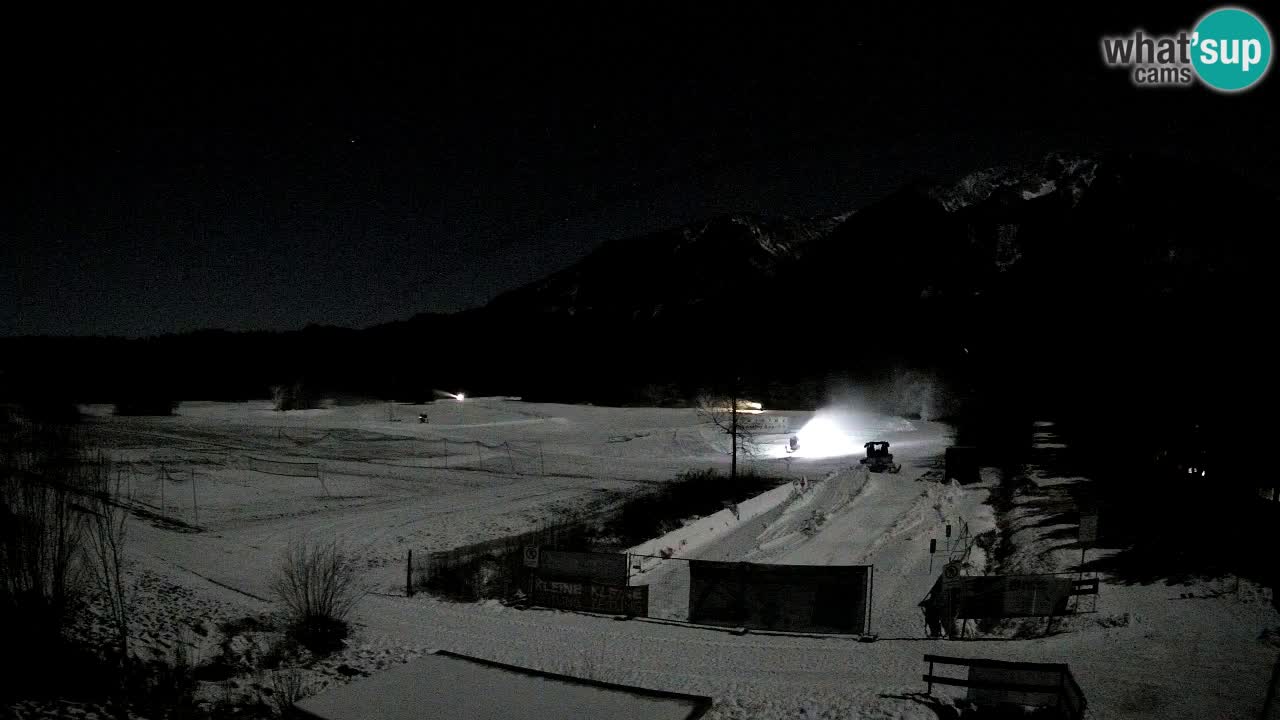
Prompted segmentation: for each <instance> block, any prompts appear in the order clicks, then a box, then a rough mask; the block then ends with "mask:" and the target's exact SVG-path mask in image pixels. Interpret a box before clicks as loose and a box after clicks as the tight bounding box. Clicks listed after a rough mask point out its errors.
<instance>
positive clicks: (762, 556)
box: [746, 465, 868, 562]
mask: <svg viewBox="0 0 1280 720" xmlns="http://www.w3.org/2000/svg"><path fill="white" fill-rule="evenodd" d="M867 476H868V473H867V470H866V468H865V467H863V466H861V465H859V466H856V467H852V468H849V469H847V470H844V471H842V472H839V473H836V474H834V475H832V476H831V477H829V478H827V479H825V480H822V481H819V482H817V483H815V484H814V485H813V486H811V488H810V491H809V492H805V493H803V494H800V495H799V496H798V497H797V498H796V500H795V502H792V503H790V504H789V505H788V506H787V507H786V509H785V510H783V512H782V515H781V516H780V517H778V519H777V520H774V521H773V523H771V524H770V525H769V527H768V528H766V529H765V531H764V532H763V533H761V534H760V536H759V541H758V545H757V547H756V548H755V549H754V550H753V551H752V552H751V553H749V554H748V555H747V558H746V559H747V560H750V561H753V562H767V558H769V557H771V556H774V555H777V554H779V553H781V552H784V551H785V550H788V549H791V548H794V547H795V546H797V545H799V544H801V543H803V542H804V541H805V540H807V539H808V538H811V537H813V536H814V535H815V534H817V532H818V530H819V529H820V528H821V527H822V525H823V524H825V523H826V521H827V519H828V518H830V517H831V516H832V515H834V514H835V513H837V512H838V511H839V510H840V509H841V508H843V507H844V506H845V505H847V504H848V503H849V501H851V500H853V498H854V497H856V496H857V494H858V493H859V492H861V491H862V488H863V487H865V486H866V483H867Z"/></svg>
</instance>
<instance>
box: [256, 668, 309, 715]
mask: <svg viewBox="0 0 1280 720" xmlns="http://www.w3.org/2000/svg"><path fill="white" fill-rule="evenodd" d="M310 685H311V684H310V683H309V682H307V675H306V673H305V672H304V671H303V670H302V669H301V668H296V667H295V668H286V669H284V670H275V671H272V673H271V694H270V696H269V698H268V701H267V702H266V704H267V705H269V706H270V707H271V708H272V709H273V710H275V712H276V714H277V715H279V716H280V717H292V716H294V715H295V714H296V713H295V711H294V708H293V705H294V703H296V702H298V701H299V700H301V699H303V698H305V697H307V696H308V695H310V694H311V693H310V692H309V690H310Z"/></svg>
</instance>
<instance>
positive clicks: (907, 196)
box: [0, 153, 1277, 408]
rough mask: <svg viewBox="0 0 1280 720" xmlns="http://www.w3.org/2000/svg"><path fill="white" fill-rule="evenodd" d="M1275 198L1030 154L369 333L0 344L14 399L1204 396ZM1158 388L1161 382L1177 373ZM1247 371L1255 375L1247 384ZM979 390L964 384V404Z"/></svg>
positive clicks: (1253, 340)
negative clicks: (289, 390)
mask: <svg viewBox="0 0 1280 720" xmlns="http://www.w3.org/2000/svg"><path fill="white" fill-rule="evenodd" d="M1276 205H1277V203H1276V198H1275V197H1273V196H1270V195H1268V194H1267V193H1263V192H1261V191H1259V190H1257V189H1256V188H1254V187H1252V186H1250V185H1249V184H1248V183H1246V182H1244V181H1243V180H1241V179H1240V178H1238V177H1235V176H1232V175H1230V174H1227V173H1224V172H1221V171H1218V170H1215V169H1212V168H1204V167H1194V166H1188V165H1186V164H1183V163H1180V162H1177V161H1174V160H1171V159H1169V158H1164V157H1157V156H1148V155H1126V154H1105V155H1069V154H1061V153H1060V154H1054V155H1050V156H1048V157H1046V158H1044V159H1042V160H1041V161H1039V162H1037V163H1033V164H1030V165H1026V166H1019V167H1003V168H994V169H985V170H980V171H977V172H974V173H972V174H971V175H968V176H966V177H964V178H961V179H960V180H959V181H957V182H955V183H949V184H945V185H943V184H937V183H929V182H918V183H914V184H912V185H910V186H908V187H905V188H901V189H899V190H897V191H894V192H892V193H890V194H888V195H887V196H886V197H884V198H883V199H882V200H880V201H879V202H877V203H874V204H872V205H870V206H868V207H865V208H862V209H860V210H859V211H858V212H856V213H852V214H848V215H842V216H839V217H828V218H812V219H803V220H794V219H786V218H769V217H765V216H756V215H734V216H724V217H719V218H714V219H712V220H709V221H706V222H701V223H694V224H691V225H687V226H684V227H680V228H675V229H672V230H668V231H664V232H659V233H654V234H651V235H647V236H644V237H639V238H632V239H624V240H611V241H608V242H605V243H603V244H602V245H601V246H600V247H599V248H598V249H597V250H596V251H595V252H593V253H591V254H590V255H588V256H587V257H585V258H584V259H582V260H581V261H579V262H577V263H575V264H573V265H572V266H570V267H568V268H565V269H564V270H561V271H559V272H557V273H554V274H553V275H551V276H549V277H547V278H546V279H544V280H542V281H539V282H537V283H534V284H531V285H529V286H526V287H523V288H519V289H516V290H513V291H511V292H508V293H506V294H504V295H501V296H499V297H498V298H496V299H495V300H494V301H493V302H492V303H491V304H490V305H489V306H487V307H484V308H480V309H476V310H471V311H467V312H463V313H457V314H453V315H420V316H417V317H414V318H411V319H409V320H406V321H404V322H398V323H391V324H387V325H382V326H378V327H374V328H369V329H365V330H343V329H337V328H325V327H310V328H307V329H306V330H302V331H299V332H293V333H227V332H220V331H208V332H200V333H189V334H183V335H176V336H166V337H161V338H152V339H146V340H132V341H125V340H118V339H102V338H98V339H67V338H9V339H4V340H0V351H2V352H3V355H2V356H0V357H3V359H2V360H0V370H2V371H3V373H2V374H0V382H2V383H4V388H3V389H4V391H5V392H6V393H7V394H8V395H10V396H15V395H24V394H25V395H52V394H58V395H65V396H67V397H72V398H77V399H86V400H88V399H97V400H103V399H110V398H112V397H115V396H119V395H121V394H122V393H131V392H135V391H136V390H135V389H136V388H138V387H141V386H151V387H154V386H157V385H158V386H161V387H162V388H164V391H165V392H167V393H172V394H175V395H176V396H180V397H246V396H262V395H265V394H266V391H267V387H268V386H269V385H271V384H273V383H279V382H292V381H294V380H298V379H303V380H304V381H306V382H309V383H311V384H313V385H316V386H319V387H318V389H321V390H329V391H342V392H361V393H368V394H374V395H379V396H388V397H396V398H400V399H420V398H425V397H429V391H430V389H431V388H432V387H465V388H467V389H468V390H470V391H472V392H500V393H506V394H521V395H524V396H526V397H539V398H547V399H558V400H569V401H581V400H590V401H593V402H645V401H649V402H652V401H655V400H670V399H672V398H676V397H681V396H688V395H690V394H692V393H693V392H695V391H696V390H697V389H698V388H699V387H702V386H706V385H709V384H717V383H724V382H728V381H729V379H731V378H742V380H741V381H740V382H741V383H743V384H747V385H750V386H751V387H753V388H755V391H756V392H757V394H760V395H762V396H772V397H775V398H780V399H782V401H783V402H787V403H796V404H803V403H808V402H816V401H818V400H820V397H818V395H819V394H820V388H821V383H822V379H823V378H825V377H827V376H829V375H832V374H836V375H853V376H854V377H855V378H861V379H875V378H878V377H883V376H884V375H885V373H887V372H890V371H891V370H893V369H895V368H916V369H929V370H933V371H936V372H937V373H938V374H939V376H940V377H944V378H945V379H946V380H947V381H948V382H950V383H951V384H952V385H953V386H954V387H955V388H956V389H957V391H958V392H959V393H960V394H962V395H965V394H971V395H973V396H975V397H983V398H988V399H989V398H991V397H1004V398H1011V399H1014V400H1016V401H1018V402H1028V403H1048V404H1067V405H1071V404H1073V403H1074V404H1079V403H1080V402H1081V398H1082V397H1083V396H1086V395H1087V396H1092V397H1095V398H1105V399H1106V400H1107V401H1108V402H1124V403H1132V404H1133V406H1149V407H1153V408H1154V407H1157V406H1158V407H1166V406H1169V405H1174V404H1188V403H1190V404H1197V405H1202V406H1214V407H1218V406H1224V405H1225V404H1227V403H1229V402H1237V401H1239V400H1240V398H1241V397H1243V395H1244V394H1245V393H1246V392H1247V390H1248V388H1250V387H1252V388H1253V390H1254V391H1256V390H1257V388H1258V387H1259V386H1261V385H1266V386H1267V387H1268V388H1269V383H1266V382H1265V379H1266V378H1268V377H1269V373H1268V372H1267V371H1266V367H1265V363H1266V362H1267V361H1269V359H1270V352H1269V350H1268V349H1267V348H1266V347H1265V345H1266V342H1265V339H1266V337H1267V332H1266V327H1267V323H1268V321H1269V319H1270V318H1269V306H1270V302H1271V299H1270V294H1271V292H1270V283H1269V280H1270V277H1271V275H1272V273H1273V268H1274V266H1275V264H1274V260H1275V255H1274V250H1272V246H1271V244H1270V243H1269V242H1267V241H1266V240H1265V238H1270V237H1272V236H1273V235H1274V232H1273V231H1272V225H1273V224H1274V222H1275V221H1274V218H1275V217H1276V215H1275V210H1276ZM1179 377H1180V378H1183V380H1185V378H1186V377H1204V378H1214V380H1212V381H1208V380H1207V381H1206V382H1205V383H1203V385H1202V386H1193V387H1192V388H1190V389H1187V388H1186V384H1185V382H1183V383H1181V385H1179V387H1180V388H1181V389H1180V390H1179V391H1178V394H1179V395H1180V396H1181V397H1180V398H1179V401H1178V403H1174V402H1172V401H1171V400H1170V398H1169V397H1168V396H1169V395H1170V391H1169V389H1168V388H1170V387H1173V383H1174V382H1175V378H1179ZM1250 383H1252V385H1250ZM984 402H985V401H984Z"/></svg>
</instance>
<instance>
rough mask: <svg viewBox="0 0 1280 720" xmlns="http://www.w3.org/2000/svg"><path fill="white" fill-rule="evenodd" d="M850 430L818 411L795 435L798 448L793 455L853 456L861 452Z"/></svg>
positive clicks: (835, 418) (810, 456) (813, 456)
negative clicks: (798, 444) (797, 440)
mask: <svg viewBox="0 0 1280 720" xmlns="http://www.w3.org/2000/svg"><path fill="white" fill-rule="evenodd" d="M850 430H851V428H849V427H846V423H844V422H841V421H840V419H839V418H838V417H837V416H833V415H830V414H826V413H823V412H821V411H819V413H818V414H817V415H815V416H814V418H813V419H812V420H810V421H809V422H807V423H805V425H804V427H802V428H800V432H798V433H796V437H797V438H798V439H799V443H800V447H799V448H798V449H797V450H796V453H795V454H796V455H798V456H800V457H808V458H827V457H839V456H841V455H854V454H856V453H858V452H859V451H860V450H862V446H861V445H860V444H859V443H858V441H857V439H856V438H854V437H853V435H852V434H851V433H850Z"/></svg>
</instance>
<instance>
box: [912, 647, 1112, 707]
mask: <svg viewBox="0 0 1280 720" xmlns="http://www.w3.org/2000/svg"><path fill="white" fill-rule="evenodd" d="M924 661H925V662H927V663H929V671H928V673H926V674H925V675H924V681H925V682H926V683H928V692H929V693H930V694H932V693H933V686H934V685H950V686H955V687H963V688H966V690H967V693H966V695H967V699H968V700H970V701H971V702H973V703H974V704H975V705H979V706H986V707H999V706H1010V705H1012V706H1033V707H1052V708H1059V710H1061V712H1062V714H1063V715H1064V716H1065V717H1067V718H1069V719H1070V720H1079V719H1080V718H1083V717H1084V714H1085V708H1086V707H1087V705H1088V703H1087V702H1086V701H1085V697H1084V691H1082V690H1081V689H1080V685H1079V684H1077V683H1076V680H1075V678H1074V677H1073V676H1072V675H1071V670H1070V668H1068V667H1067V665H1066V664H1064V663H1027V662H1009V661H1005V660H987V659H981V658H956V657H945V656H942V655H925V656H924ZM935 665H955V666H960V667H967V668H968V673H967V675H966V676H965V677H963V678H960V677H952V676H947V675H939V674H937V673H936V672H935Z"/></svg>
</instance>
